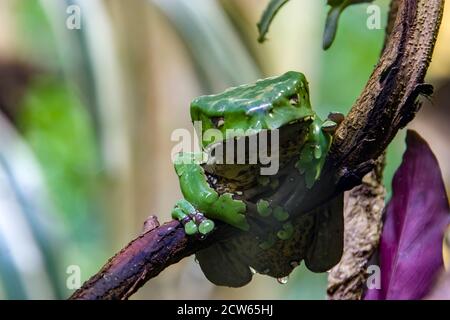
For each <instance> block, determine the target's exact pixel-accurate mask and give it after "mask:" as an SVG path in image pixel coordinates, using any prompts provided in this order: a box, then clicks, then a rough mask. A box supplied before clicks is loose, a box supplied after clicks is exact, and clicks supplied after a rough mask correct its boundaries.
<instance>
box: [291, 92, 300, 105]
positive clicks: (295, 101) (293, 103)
mask: <svg viewBox="0 0 450 320" xmlns="http://www.w3.org/2000/svg"><path fill="white" fill-rule="evenodd" d="M289 103H290V104H292V105H294V106H295V105H297V104H298V95H296V94H294V95H292V96H290V97H289Z"/></svg>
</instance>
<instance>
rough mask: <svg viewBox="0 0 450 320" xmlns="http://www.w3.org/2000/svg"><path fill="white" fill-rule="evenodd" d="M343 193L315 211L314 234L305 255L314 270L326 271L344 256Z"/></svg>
mask: <svg viewBox="0 0 450 320" xmlns="http://www.w3.org/2000/svg"><path fill="white" fill-rule="evenodd" d="M343 198H344V197H343V195H340V196H338V197H336V198H335V199H333V200H331V201H330V202H328V203H327V204H325V205H324V206H322V207H320V208H318V209H316V210H315V212H314V216H315V223H314V233H313V234H314V235H313V239H312V241H311V244H310V246H309V249H308V252H307V254H306V257H305V264H306V266H307V267H308V269H309V270H311V271H313V272H325V271H328V270H329V269H331V268H332V267H334V266H335V265H336V264H337V263H338V262H339V260H340V259H341V256H342V251H343V238H344V234H343V233H344V218H343V202H344V199H343Z"/></svg>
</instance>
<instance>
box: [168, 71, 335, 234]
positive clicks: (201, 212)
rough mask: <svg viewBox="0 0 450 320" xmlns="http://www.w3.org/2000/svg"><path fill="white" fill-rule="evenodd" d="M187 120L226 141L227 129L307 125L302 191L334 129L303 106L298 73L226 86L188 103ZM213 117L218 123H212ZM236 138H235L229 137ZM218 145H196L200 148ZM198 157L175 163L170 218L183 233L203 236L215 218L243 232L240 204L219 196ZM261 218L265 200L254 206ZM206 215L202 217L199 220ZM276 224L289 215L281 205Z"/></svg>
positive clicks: (305, 96) (304, 92) (316, 173)
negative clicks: (179, 196)
mask: <svg viewBox="0 0 450 320" xmlns="http://www.w3.org/2000/svg"><path fill="white" fill-rule="evenodd" d="M191 118H192V121H193V122H194V121H201V122H202V131H203V132H202V137H204V133H205V131H206V130H208V129H217V130H220V132H221V133H222V134H223V136H224V137H225V139H226V134H227V129H243V130H241V131H240V132H245V131H247V130H249V129H251V130H252V132H253V133H255V134H256V133H258V132H260V131H261V130H276V129H280V128H282V127H283V126H286V125H288V124H292V123H295V122H299V123H300V124H301V125H304V126H306V127H307V130H304V132H305V136H304V137H298V138H299V139H301V140H300V141H304V143H303V145H302V147H301V150H300V152H299V158H298V161H297V164H296V168H297V169H298V170H299V171H300V173H301V174H302V175H304V177H305V183H306V186H307V187H308V188H311V187H312V186H313V184H314V183H315V182H316V181H317V179H319V177H320V173H321V169H322V166H323V164H324V161H325V157H326V155H327V153H328V151H329V148H330V144H331V140H332V135H331V134H330V133H328V132H329V130H327V129H329V128H333V127H336V123H335V122H333V121H331V120H325V121H322V120H320V118H319V117H318V116H317V114H316V113H315V112H314V111H313V110H312V108H311V105H310V102H309V90H308V83H307V81H306V78H305V76H304V75H303V74H302V73H299V72H293V71H290V72H287V73H285V74H284V75H282V76H279V77H274V78H268V79H264V80H259V81H257V82H256V83H255V84H249V85H243V86H239V87H235V88H230V89H228V90H226V91H225V92H223V93H221V94H217V95H209V96H202V97H199V98H197V99H195V100H194V101H193V102H192V104H191ZM218 119H220V124H219V125H218ZM235 136H236V135H235ZM217 142H220V141H206V140H203V141H202V147H203V150H206V149H207V148H208V146H211V145H212V144H213V143H217ZM199 156H200V155H198V154H192V153H181V154H179V155H178V156H177V159H176V161H175V170H176V173H177V175H178V177H179V182H180V187H181V191H182V193H183V196H184V200H181V201H179V202H178V203H177V204H176V206H175V208H174V209H173V211H172V217H173V218H174V219H177V220H179V221H181V222H182V223H183V224H184V227H185V231H186V233H187V234H188V235H194V234H198V233H199V234H201V235H206V234H208V233H210V232H211V231H212V230H213V229H214V222H213V221H212V220H210V219H217V220H220V221H223V222H225V223H227V224H230V225H232V226H234V227H236V228H239V229H241V230H245V231H246V230H248V229H249V225H248V223H247V220H246V205H245V203H244V202H243V201H241V200H236V199H233V195H232V194H231V193H225V194H221V195H219V194H218V193H217V192H216V191H215V190H214V189H213V188H212V187H211V186H210V185H209V183H208V182H207V178H206V175H205V171H204V169H203V167H202V165H201V161H192V160H199V159H198V158H199ZM257 208H258V212H259V214H260V215H261V216H263V217H264V216H269V215H270V214H271V213H272V208H270V207H269V205H268V203H267V202H265V201H260V202H258V204H257ZM205 216H206V217H205ZM274 216H275V217H276V218H277V220H279V221H284V220H287V218H288V217H289V216H288V214H287V213H286V212H284V211H283V210H282V208H281V207H279V208H275V210H274ZM291 229H292V227H291V225H290V224H288V223H287V224H285V226H284V230H281V231H280V232H281V233H280V234H279V235H278V236H279V238H288V237H289V234H290V233H291V231H292V230H291Z"/></svg>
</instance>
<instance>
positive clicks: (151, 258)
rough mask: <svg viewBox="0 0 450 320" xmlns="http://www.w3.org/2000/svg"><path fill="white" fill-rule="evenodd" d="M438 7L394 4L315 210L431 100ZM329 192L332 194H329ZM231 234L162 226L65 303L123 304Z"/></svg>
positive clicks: (351, 182)
mask: <svg viewBox="0 0 450 320" xmlns="http://www.w3.org/2000/svg"><path fill="white" fill-rule="evenodd" d="M443 7H444V0H403V1H398V9H397V16H396V20H395V23H394V24H393V25H392V33H391V34H390V35H389V38H388V39H387V41H386V46H385V50H384V52H383V55H382V57H381V58H380V61H379V63H378V65H377V66H376V68H375V70H374V72H373V74H372V75H371V77H370V79H369V81H368V83H367V85H366V88H365V89H364V91H363V93H362V94H361V96H360V97H359V99H358V100H357V102H356V103H355V105H354V106H353V107H352V109H351V111H350V113H349V115H348V116H347V118H346V120H345V121H344V122H343V124H342V125H341V126H340V127H339V129H338V132H337V133H336V137H335V140H334V142H333V145H332V149H331V151H330V154H329V156H328V159H327V162H326V170H325V171H324V172H325V174H324V175H323V177H322V179H321V180H320V182H319V183H317V186H316V187H315V188H314V190H313V192H314V198H315V203H320V202H323V201H325V200H327V199H329V198H331V197H332V196H333V195H334V194H335V193H337V192H342V191H344V190H349V189H351V188H352V187H353V186H356V185H359V184H360V183H361V180H362V177H363V176H364V175H365V174H367V173H368V172H370V171H371V169H372V168H373V166H374V163H375V159H377V158H378V157H379V156H380V155H381V154H382V153H383V152H384V150H385V148H386V147H387V145H388V144H389V143H390V142H391V141H392V139H393V138H394V136H395V135H396V133H397V131H398V130H399V129H400V128H402V127H404V126H405V125H406V124H407V123H408V122H409V121H410V120H412V118H413V117H414V115H415V113H416V112H417V109H418V105H417V104H416V99H417V98H418V96H419V95H420V94H429V93H430V86H427V85H425V84H424V77H425V73H426V70H427V68H428V65H429V62H430V59H431V55H432V52H433V47H434V43H435V40H436V36H437V33H438V29H439V25H440V22H441V18H442V11H443ZM330 185H333V186H336V188H335V189H334V190H331V191H330ZM331 189H332V188H331ZM234 232H235V230H234V229H233V228H231V227H229V226H227V225H224V224H220V225H219V226H218V228H217V230H216V231H215V232H214V234H213V235H212V237H210V238H208V240H207V241H202V240H200V239H196V238H193V237H187V236H185V234H184V232H183V229H182V227H181V226H180V224H179V223H178V222H175V221H171V222H169V223H166V224H164V225H162V226H160V227H157V228H155V229H153V230H151V231H148V232H146V233H144V234H142V235H141V236H139V237H138V238H137V239H135V240H133V241H132V242H131V243H130V244H129V245H128V246H127V247H125V248H124V249H123V250H122V251H120V252H119V253H118V254H116V255H115V256H114V257H113V258H111V259H110V260H109V261H108V262H107V264H106V265H105V266H104V267H103V268H102V269H101V270H100V271H99V273H97V274H96V275H95V276H93V277H92V278H91V279H90V280H89V281H87V282H86V283H84V284H83V286H82V287H81V288H80V289H79V290H77V291H76V292H75V293H74V294H73V295H72V297H71V299H126V298H128V297H129V296H130V295H131V294H133V293H134V292H135V291H136V290H137V289H139V288H140V287H141V286H142V285H143V284H144V283H145V282H146V281H148V280H149V279H151V278H153V277H155V276H157V275H158V274H159V273H160V272H161V271H162V270H164V269H165V268H166V267H168V266H169V265H171V264H173V263H176V262H178V261H179V260H181V259H182V258H184V257H187V256H189V255H191V254H193V253H195V252H196V251H198V250H200V249H203V248H205V247H206V246H207V245H208V244H210V243H212V242H214V239H216V238H221V239H222V238H223V237H227V236H230V235H232V234H233V233H234Z"/></svg>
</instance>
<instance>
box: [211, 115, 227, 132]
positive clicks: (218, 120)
mask: <svg viewBox="0 0 450 320" xmlns="http://www.w3.org/2000/svg"><path fill="white" fill-rule="evenodd" d="M211 121H212V123H213V125H214V127H216V128H218V129H219V128H221V127H222V126H223V125H224V124H225V120H224V118H223V117H213V118H212V119H211Z"/></svg>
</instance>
